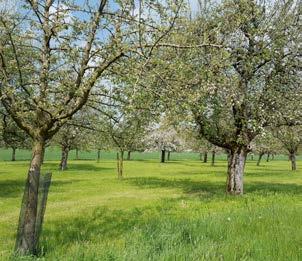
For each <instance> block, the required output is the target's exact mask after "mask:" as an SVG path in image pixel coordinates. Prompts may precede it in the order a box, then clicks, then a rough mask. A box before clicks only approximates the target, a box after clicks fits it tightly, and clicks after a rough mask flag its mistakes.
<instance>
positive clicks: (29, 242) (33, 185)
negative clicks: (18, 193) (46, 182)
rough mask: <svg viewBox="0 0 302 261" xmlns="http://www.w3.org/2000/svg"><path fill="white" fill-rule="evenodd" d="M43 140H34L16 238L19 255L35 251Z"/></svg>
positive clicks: (16, 248)
mask: <svg viewBox="0 0 302 261" xmlns="http://www.w3.org/2000/svg"><path fill="white" fill-rule="evenodd" d="M44 147H45V140H43V139H38V140H35V141H34V145H33V149H32V160H31V162H30V166H29V171H28V175H27V179H26V184H25V188H24V194H23V199H22V205H21V211H20V217H19V224H18V230H17V239H16V246H15V250H16V252H18V253H19V254H21V255H25V254H35V253H36V251H37V244H38V238H37V233H36V221H37V207H38V191H39V180H40V172H41V165H42V160H43V151H44Z"/></svg>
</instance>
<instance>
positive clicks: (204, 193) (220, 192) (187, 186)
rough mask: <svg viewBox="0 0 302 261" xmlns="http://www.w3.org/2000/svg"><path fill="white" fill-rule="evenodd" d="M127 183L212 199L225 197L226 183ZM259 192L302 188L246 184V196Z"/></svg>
mask: <svg viewBox="0 0 302 261" xmlns="http://www.w3.org/2000/svg"><path fill="white" fill-rule="evenodd" d="M127 182H129V183H130V184H132V185H135V186H138V187H139V188H141V189H144V188H171V189H172V188H178V189H181V190H182V192H183V193H184V194H187V195H190V196H192V195H193V196H196V197H201V198H203V199H206V200H207V199H212V198H216V197H217V196H218V197H221V196H225V183H224V182H209V181H194V180H191V179H161V178H155V177H146V178H145V177H137V178H128V179H127ZM255 192H259V193H261V194H263V195H264V196H265V195H267V194H271V193H284V194H294V195H296V194H302V186H301V185H297V184H294V183H285V184H284V183H268V182H249V183H247V182H246V183H245V184H244V194H246V195H248V194H251V193H255Z"/></svg>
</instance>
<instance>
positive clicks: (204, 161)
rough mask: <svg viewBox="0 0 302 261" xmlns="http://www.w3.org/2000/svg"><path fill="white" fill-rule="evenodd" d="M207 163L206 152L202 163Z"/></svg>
mask: <svg viewBox="0 0 302 261" xmlns="http://www.w3.org/2000/svg"><path fill="white" fill-rule="evenodd" d="M207 162H208V152H205V153H204V154H203V163H207Z"/></svg>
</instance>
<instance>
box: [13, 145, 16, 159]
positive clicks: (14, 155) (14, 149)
mask: <svg viewBox="0 0 302 261" xmlns="http://www.w3.org/2000/svg"><path fill="white" fill-rule="evenodd" d="M12 161H16V148H12Z"/></svg>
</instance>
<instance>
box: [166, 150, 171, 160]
mask: <svg viewBox="0 0 302 261" xmlns="http://www.w3.org/2000/svg"><path fill="white" fill-rule="evenodd" d="M170 158H171V151H168V155H167V160H168V161H169V160H170Z"/></svg>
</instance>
